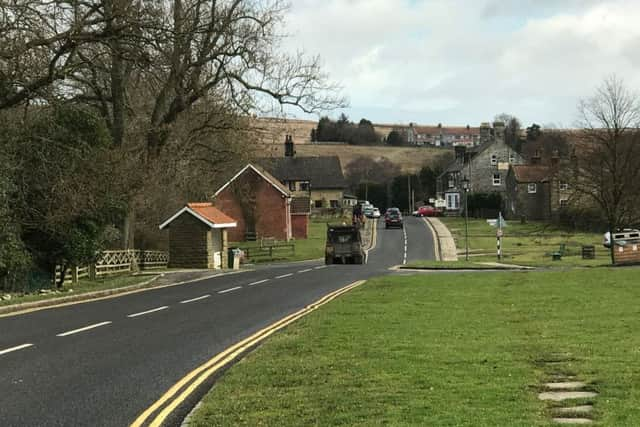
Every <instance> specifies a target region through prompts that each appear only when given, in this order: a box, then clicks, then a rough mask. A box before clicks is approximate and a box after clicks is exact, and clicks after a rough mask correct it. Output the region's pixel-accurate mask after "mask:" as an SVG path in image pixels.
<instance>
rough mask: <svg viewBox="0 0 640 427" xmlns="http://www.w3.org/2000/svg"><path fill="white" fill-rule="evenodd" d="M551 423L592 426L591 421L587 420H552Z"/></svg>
mask: <svg viewBox="0 0 640 427" xmlns="http://www.w3.org/2000/svg"><path fill="white" fill-rule="evenodd" d="M553 422H554V423H557V424H592V423H593V420H590V419H589V418H554V419H553Z"/></svg>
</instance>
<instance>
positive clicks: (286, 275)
mask: <svg viewBox="0 0 640 427" xmlns="http://www.w3.org/2000/svg"><path fill="white" fill-rule="evenodd" d="M289 276H293V273H289V274H283V275H282V276H276V277H275V278H276V279H284V278H285V277H289Z"/></svg>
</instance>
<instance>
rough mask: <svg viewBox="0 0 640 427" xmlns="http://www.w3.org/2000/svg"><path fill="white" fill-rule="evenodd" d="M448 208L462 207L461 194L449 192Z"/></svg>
mask: <svg viewBox="0 0 640 427" xmlns="http://www.w3.org/2000/svg"><path fill="white" fill-rule="evenodd" d="M447 209H448V210H457V209H460V194H458V193H448V194H447Z"/></svg>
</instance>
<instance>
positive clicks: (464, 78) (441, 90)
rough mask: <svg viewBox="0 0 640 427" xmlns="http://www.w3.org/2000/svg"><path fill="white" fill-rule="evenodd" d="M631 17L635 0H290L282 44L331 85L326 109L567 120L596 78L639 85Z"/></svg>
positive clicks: (425, 119)
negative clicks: (336, 89)
mask: <svg viewBox="0 0 640 427" xmlns="http://www.w3.org/2000/svg"><path fill="white" fill-rule="evenodd" d="M638 23H640V1H638V0H627V1H621V0H611V1H595V0H519V1H516V0H514V1H509V0H500V1H498V0H292V1H291V7H290V9H289V11H288V13H287V14H286V16H285V27H284V29H285V32H286V33H287V35H288V37H287V38H286V39H285V40H284V42H283V48H284V49H286V50H289V51H291V52H295V51H304V52H305V53H306V54H308V55H310V56H313V55H319V56H320V58H321V60H322V63H323V66H324V67H323V68H324V70H325V71H326V72H327V73H328V74H329V76H330V78H331V80H332V81H333V82H336V83H338V84H339V85H340V86H341V87H342V94H343V95H344V96H345V97H346V98H347V100H348V102H349V105H348V108H345V109H341V110H335V111H331V112H327V113H326V115H329V116H330V117H337V116H338V115H339V114H340V113H342V112H344V113H345V114H347V116H349V118H350V119H351V120H352V121H359V120H360V119H361V118H367V119H369V120H371V121H373V122H375V123H405V124H406V123H409V122H414V123H418V124H425V125H426V124H437V123H442V124H443V125H467V124H470V125H472V126H478V125H479V124H480V123H481V122H485V121H491V120H493V118H494V117H495V116H496V115H497V114H500V113H508V114H511V115H514V116H516V117H518V118H519V119H520V120H521V122H522V123H523V124H524V126H528V125H530V124H531V123H538V124H541V125H544V126H555V127H573V126H575V125H576V123H577V119H578V114H577V105H578V103H579V101H580V100H581V99H585V98H588V97H589V96H591V95H592V94H593V93H594V92H595V90H596V88H597V87H598V86H599V85H600V84H601V83H602V81H603V80H604V79H605V78H607V77H609V76H611V75H613V74H615V75H616V76H617V77H619V78H621V79H622V80H623V81H624V83H625V84H626V85H627V86H628V87H629V88H630V89H631V90H634V91H635V89H636V88H638V89H640V73H638V72H637V71H638V70H639V67H640V25H638ZM292 115H294V116H296V117H299V118H310V119H317V118H318V116H317V115H305V114H302V113H299V112H298V113H293V114H292Z"/></svg>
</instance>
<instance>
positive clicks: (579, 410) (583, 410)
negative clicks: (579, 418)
mask: <svg viewBox="0 0 640 427" xmlns="http://www.w3.org/2000/svg"><path fill="white" fill-rule="evenodd" d="M555 411H556V412H557V413H558V414H587V413H589V412H591V411H593V406H591V405H581V406H569V407H566V408H556V409H555Z"/></svg>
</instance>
